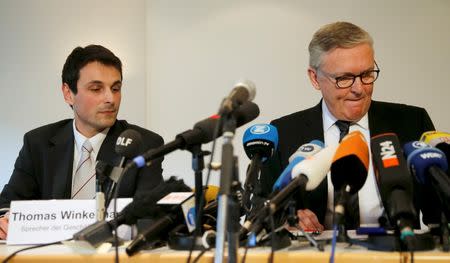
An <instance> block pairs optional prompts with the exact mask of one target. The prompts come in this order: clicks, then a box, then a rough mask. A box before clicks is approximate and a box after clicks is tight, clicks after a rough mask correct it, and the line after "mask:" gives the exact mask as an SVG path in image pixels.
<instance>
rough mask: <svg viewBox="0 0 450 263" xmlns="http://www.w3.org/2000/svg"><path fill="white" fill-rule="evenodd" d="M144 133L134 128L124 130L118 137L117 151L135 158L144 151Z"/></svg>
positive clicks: (128, 157) (129, 157)
mask: <svg viewBox="0 0 450 263" xmlns="http://www.w3.org/2000/svg"><path fill="white" fill-rule="evenodd" d="M141 147H142V135H141V134H140V133H139V132H138V131H135V130H133V129H127V130H125V131H123V132H122V133H121V134H120V135H119V137H118V138H117V142H116V147H115V151H116V153H117V154H119V155H121V156H124V157H126V158H127V159H133V158H134V157H136V156H137V155H139V154H141V153H142V152H143V149H142V148H141Z"/></svg>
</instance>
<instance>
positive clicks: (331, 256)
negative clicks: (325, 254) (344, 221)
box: [330, 224, 338, 263]
mask: <svg viewBox="0 0 450 263" xmlns="http://www.w3.org/2000/svg"><path fill="white" fill-rule="evenodd" d="M337 232H338V224H334V225H333V237H332V239H331V254H330V263H334V254H335V252H336V237H337Z"/></svg>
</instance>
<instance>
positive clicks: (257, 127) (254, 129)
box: [250, 125, 270, 134]
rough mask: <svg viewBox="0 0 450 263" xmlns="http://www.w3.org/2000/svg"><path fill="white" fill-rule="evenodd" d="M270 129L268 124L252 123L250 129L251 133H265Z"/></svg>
mask: <svg viewBox="0 0 450 263" xmlns="http://www.w3.org/2000/svg"><path fill="white" fill-rule="evenodd" d="M269 131H270V126H269V125H253V127H252V128H251V129H250V132H251V133H252V134H266V133H268V132H269Z"/></svg>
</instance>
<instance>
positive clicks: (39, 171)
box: [0, 119, 163, 208]
mask: <svg viewBox="0 0 450 263" xmlns="http://www.w3.org/2000/svg"><path fill="white" fill-rule="evenodd" d="M72 121H73V120H72V119H67V120H62V121H59V122H56V123H52V124H49V125H45V126H42V127H39V128H37V129H34V130H32V131H29V132H28V133H26V134H25V136H24V142H23V146H22V149H21V150H20V153H19V156H18V157H17V160H16V163H15V165H14V171H13V174H12V175H11V178H10V180H9V183H8V184H6V185H5V187H4V188H3V191H2V193H1V195H0V208H4V207H9V204H10V202H11V201H12V200H38V199H70V196H71V188H72V173H73V154H74V135H73V126H72ZM126 129H133V130H136V131H138V132H139V133H140V134H141V135H142V140H143V147H142V151H146V150H148V149H150V148H155V147H158V146H161V145H162V144H163V139H162V137H161V136H159V135H158V134H156V133H154V132H151V131H148V130H145V129H143V128H140V127H138V126H136V125H132V124H128V123H127V122H126V121H123V120H120V121H119V120H118V121H116V122H115V124H114V125H113V126H112V127H111V128H110V129H109V132H108V134H107V136H106V138H105V140H104V141H103V144H102V146H101V147H100V151H99V153H98V155H97V160H102V161H105V162H106V163H109V164H112V165H115V166H118V165H119V163H120V160H121V159H122V156H119V155H118V154H116V152H115V150H114V149H115V145H116V141H117V137H118V136H119V135H120V134H121V133H122V132H123V131H124V130H126ZM161 163H162V158H161V159H160V160H157V161H156V162H155V163H153V164H152V166H150V167H146V168H143V169H141V170H139V171H137V170H134V171H133V170H130V171H129V173H127V174H125V175H124V177H123V180H122V183H121V185H120V189H119V196H120V197H133V196H135V195H137V194H139V193H141V192H144V191H149V190H151V189H152V188H154V187H155V186H156V185H158V184H159V183H160V182H161V181H162V168H161Z"/></svg>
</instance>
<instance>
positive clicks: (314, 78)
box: [308, 67, 320, 90]
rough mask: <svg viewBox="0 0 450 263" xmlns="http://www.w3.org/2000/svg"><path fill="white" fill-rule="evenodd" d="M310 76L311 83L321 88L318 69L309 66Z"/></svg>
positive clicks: (318, 88)
mask: <svg viewBox="0 0 450 263" xmlns="http://www.w3.org/2000/svg"><path fill="white" fill-rule="evenodd" d="M308 77H309V81H311V84H312V85H313V87H314V88H315V89H316V90H320V85H319V82H318V81H317V70H315V69H313V68H311V67H309V68H308Z"/></svg>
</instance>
